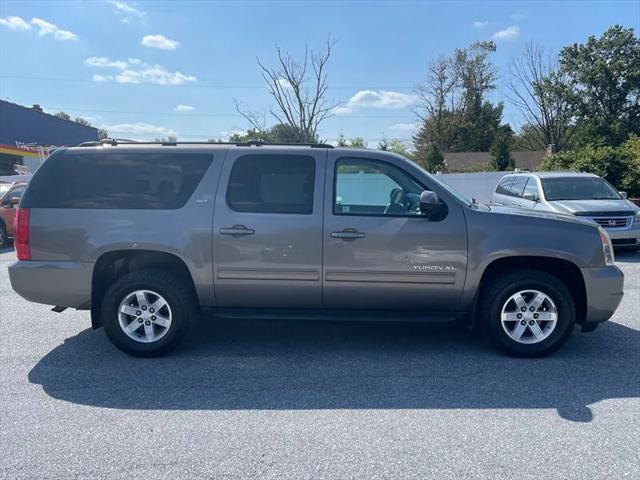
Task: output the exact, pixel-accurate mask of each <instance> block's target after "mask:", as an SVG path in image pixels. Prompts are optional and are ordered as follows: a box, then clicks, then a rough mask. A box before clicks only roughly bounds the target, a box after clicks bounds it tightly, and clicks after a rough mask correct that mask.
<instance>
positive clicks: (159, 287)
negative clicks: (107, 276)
mask: <svg viewBox="0 0 640 480" xmlns="http://www.w3.org/2000/svg"><path fill="white" fill-rule="evenodd" d="M136 290H151V291H153V292H157V293H158V294H160V295H162V297H164V299H165V300H166V301H167V303H168V304H169V306H170V308H171V324H170V326H169V327H168V328H167V332H166V334H164V336H163V337H162V338H160V339H158V340H156V341H153V342H151V343H142V342H139V341H136V340H134V339H132V338H130V337H129V336H128V335H127V334H126V333H125V332H124V331H123V329H122V328H121V327H120V324H119V321H118V308H119V306H120V303H121V302H122V301H123V300H124V299H125V298H126V297H127V296H128V295H130V294H131V293H132V292H135V291H136ZM196 301H197V300H196V298H195V295H194V293H193V292H192V289H190V288H189V287H187V285H186V284H185V282H183V281H181V280H180V279H179V278H176V277H175V276H173V275H171V274H169V273H167V272H164V271H161V270H141V271H138V272H133V273H129V274H127V275H124V276H123V277H121V278H119V279H118V280H117V281H116V282H115V283H114V284H113V285H111V287H110V288H109V289H108V290H107V292H106V294H105V295H104V298H103V301H102V310H101V319H102V326H103V327H104V330H105V333H106V334H107V337H108V338H109V340H111V342H112V343H113V344H114V345H115V346H116V347H118V348H119V349H120V350H122V351H123V352H125V353H127V354H129V355H133V356H135V357H158V356H161V355H165V354H167V353H169V352H171V351H172V350H173V349H175V348H176V347H177V346H178V344H179V343H180V341H181V340H182V339H183V338H184V336H185V334H186V333H187V330H188V328H189V324H190V323H191V319H192V318H193V316H194V313H195V310H196Z"/></svg>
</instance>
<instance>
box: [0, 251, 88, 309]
mask: <svg viewBox="0 0 640 480" xmlns="http://www.w3.org/2000/svg"><path fill="white" fill-rule="evenodd" d="M92 272H93V264H92V263H77V262H42V261H35V260H29V261H17V262H15V263H14V264H12V265H9V280H10V281H11V287H12V288H13V289H14V290H15V291H16V293H17V294H18V295H20V296H21V297H23V298H25V299H27V300H29V301H30V302H35V303H44V304H45V305H56V306H60V307H73V308H88V307H89V306H90V305H91V276H92Z"/></svg>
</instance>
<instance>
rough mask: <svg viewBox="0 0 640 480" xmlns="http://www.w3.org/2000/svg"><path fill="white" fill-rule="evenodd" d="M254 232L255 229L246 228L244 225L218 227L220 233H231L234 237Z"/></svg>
mask: <svg viewBox="0 0 640 480" xmlns="http://www.w3.org/2000/svg"><path fill="white" fill-rule="evenodd" d="M254 233H256V231H255V230H254V229H253V228H247V227H245V226H244V225H234V226H233V227H226V228H221V229H220V234H221V235H233V236H234V237H240V236H243V235H253V234H254Z"/></svg>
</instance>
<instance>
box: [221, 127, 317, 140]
mask: <svg viewBox="0 0 640 480" xmlns="http://www.w3.org/2000/svg"><path fill="white" fill-rule="evenodd" d="M303 140H309V143H317V142H318V137H317V136H316V137H313V138H310V139H307V138H304V135H302V134H301V133H300V131H299V130H298V129H297V128H296V127H292V126H291V125H287V124H282V123H278V124H276V125H274V126H273V127H270V128H267V129H255V128H251V129H249V130H247V131H246V132H244V133H234V134H233V135H231V136H230V137H229V141H230V142H240V143H242V142H249V141H261V142H267V143H268V142H272V143H306V142H303Z"/></svg>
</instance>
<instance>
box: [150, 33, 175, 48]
mask: <svg viewBox="0 0 640 480" xmlns="http://www.w3.org/2000/svg"><path fill="white" fill-rule="evenodd" d="M142 45H144V46H145V47H150V48H159V49H160V50H175V49H176V48H178V45H180V42H178V41H176V40H171V39H170V38H167V37H165V36H164V35H160V34H159V33H158V34H156V35H145V36H144V37H142Z"/></svg>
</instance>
